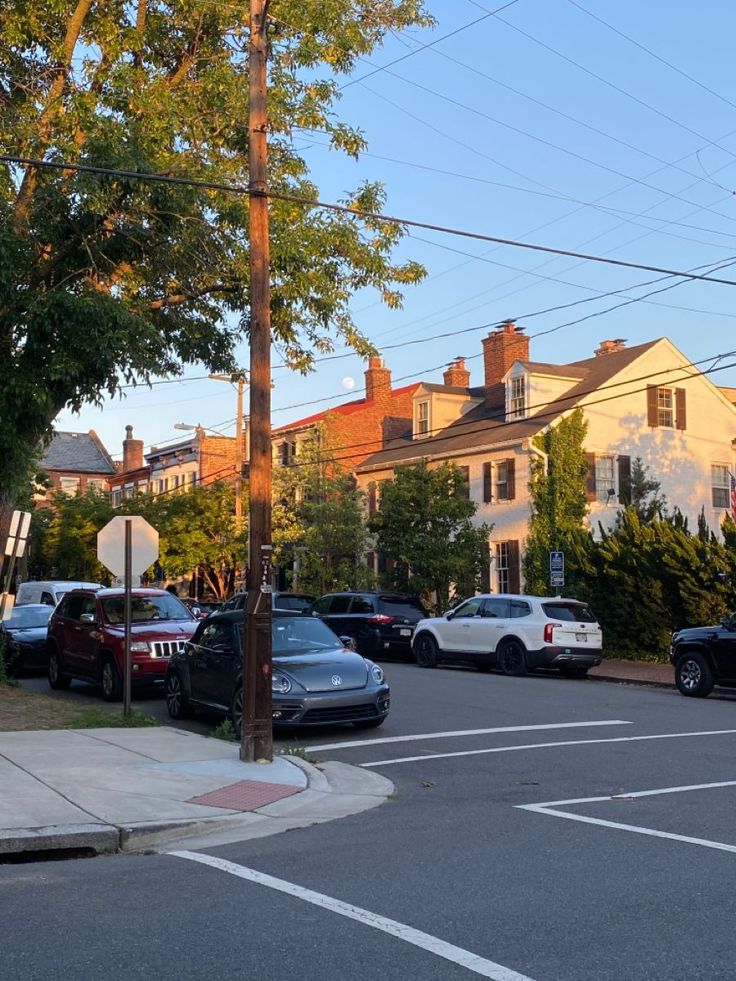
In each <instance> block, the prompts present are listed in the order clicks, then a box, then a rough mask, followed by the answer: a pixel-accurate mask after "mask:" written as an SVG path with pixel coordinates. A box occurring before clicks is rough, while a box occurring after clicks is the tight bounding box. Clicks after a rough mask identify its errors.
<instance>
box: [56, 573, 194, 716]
mask: <svg viewBox="0 0 736 981" xmlns="http://www.w3.org/2000/svg"><path fill="white" fill-rule="evenodd" d="M124 604H125V591H124V590H122V589H100V590H97V591H93V590H90V589H74V590H72V591H71V592H69V593H67V594H66V596H64V598H63V599H62V600H61V602H60V603H59V605H58V607H57V608H56V610H54V612H53V614H52V616H51V620H50V621H49V634H48V656H49V668H48V670H49V684H50V685H51V687H52V688H54V689H64V688H68V687H69V685H70V684H71V681H72V678H79V679H80V680H82V681H91V682H95V683H97V684H100V685H101V686H102V696H103V698H105V700H106V701H108V702H114V701H117V700H118V699H119V698H120V697H121V694H122V684H123V670H124V663H125V649H124V644H125V606H124ZM203 622H204V621H203ZM196 626H197V621H196V620H195V619H194V617H193V616H192V614H191V613H190V612H189V610H188V609H187V608H186V606H184V604H183V603H182V602H181V600H179V599H177V597H176V596H172V594H171V593H168V592H166V591H165V590H163V589H134V590H133V591H132V629H131V633H132V637H131V645H130V650H131V661H132V682H133V685H134V686H136V687H139V686H144V685H163V682H164V678H165V676H166V666H167V665H168V663H169V659H170V658H171V656H172V655H173V654H175V653H176V652H177V651H178V650H180V649H181V648H183V647H184V646H185V645H186V643H187V641H188V640H189V638H190V637H191V636H192V634H193V633H194V631H195V629H196Z"/></svg>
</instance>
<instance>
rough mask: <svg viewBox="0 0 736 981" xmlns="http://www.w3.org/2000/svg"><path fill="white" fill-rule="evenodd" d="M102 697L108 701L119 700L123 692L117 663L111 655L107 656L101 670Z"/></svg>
mask: <svg viewBox="0 0 736 981" xmlns="http://www.w3.org/2000/svg"><path fill="white" fill-rule="evenodd" d="M100 684H101V685H102V697H103V698H104V699H105V701H106V702H119V701H120V699H121V697H122V694H123V685H122V681H121V679H120V675H119V673H118V669H117V665H116V664H115V662H114V661H113V659H112V658H111V657H106V658H105V660H104V661H103V662H102V669H101V670H100Z"/></svg>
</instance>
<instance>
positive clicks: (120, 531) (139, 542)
mask: <svg viewBox="0 0 736 981" xmlns="http://www.w3.org/2000/svg"><path fill="white" fill-rule="evenodd" d="M126 522H130V536H131V555H130V558H131V574H132V575H134V576H140V575H142V574H143V573H144V572H145V571H146V569H147V568H148V567H149V566H151V565H153V563H154V562H155V561H156V559H157V558H158V532H157V531H156V529H155V528H154V527H153V526H152V525H149V523H148V522H147V521H146V519H145V518H142V517H141V516H140V515H131V516H129V517H128V516H126V515H122V514H120V515H117V516H116V517H114V518H113V519H112V520H111V521H108V522H107V524H106V525H105V527H104V528H103V529H102V530H101V531H99V532H98V533H97V558H98V559H99V560H100V562H101V563H102V564H103V565H104V566H105V568H106V569H109V570H110V572H112V574H113V575H114V576H118V577H119V578H121V579H122V578H123V577H124V576H125V524H126Z"/></svg>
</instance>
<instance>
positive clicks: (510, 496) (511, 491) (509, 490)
mask: <svg viewBox="0 0 736 981" xmlns="http://www.w3.org/2000/svg"><path fill="white" fill-rule="evenodd" d="M515 497H516V460H514V458H513V457H509V459H508V460H506V500H507V501H513V500H514V498H515ZM516 592H518V590H516Z"/></svg>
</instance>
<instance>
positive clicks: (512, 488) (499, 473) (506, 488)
mask: <svg viewBox="0 0 736 981" xmlns="http://www.w3.org/2000/svg"><path fill="white" fill-rule="evenodd" d="M515 497H516V461H515V460H513V459H508V460H500V461H499V462H498V463H497V464H496V500H498V501H513V499H514V498H515Z"/></svg>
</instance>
